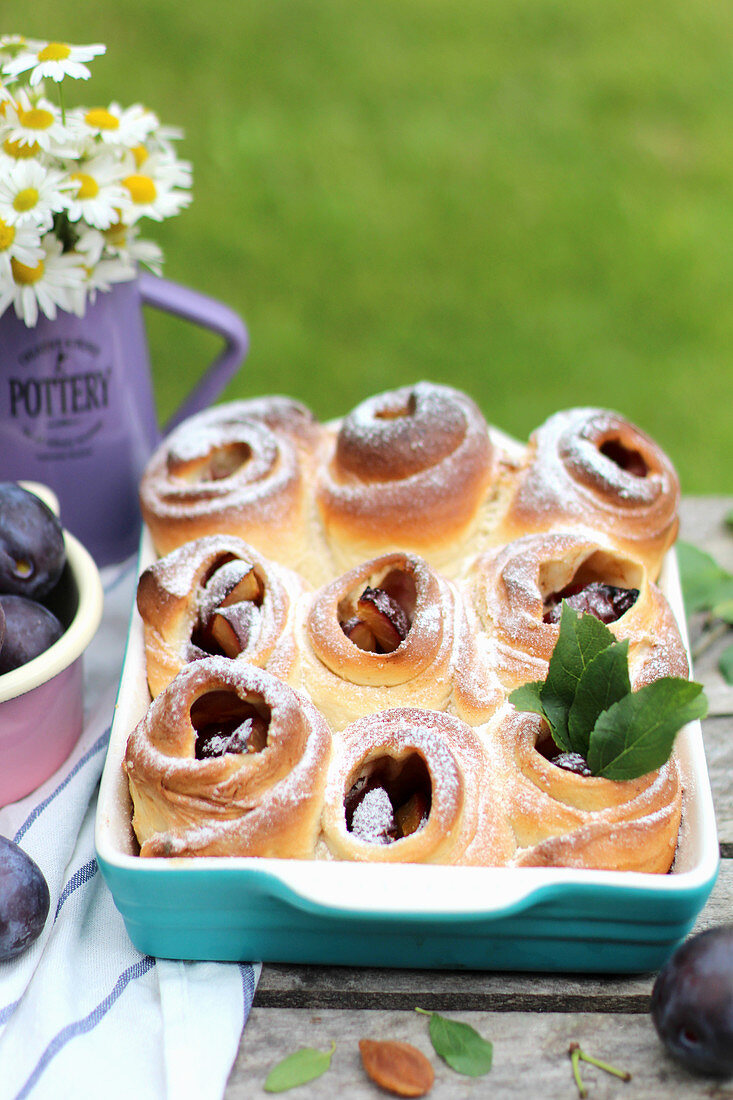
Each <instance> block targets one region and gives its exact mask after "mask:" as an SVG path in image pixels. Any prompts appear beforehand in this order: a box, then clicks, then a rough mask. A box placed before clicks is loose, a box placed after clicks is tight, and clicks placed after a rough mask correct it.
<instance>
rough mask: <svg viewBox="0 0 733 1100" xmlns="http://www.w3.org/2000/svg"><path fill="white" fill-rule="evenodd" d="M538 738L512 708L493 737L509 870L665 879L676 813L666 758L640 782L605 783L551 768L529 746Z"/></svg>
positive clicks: (678, 799)
mask: <svg viewBox="0 0 733 1100" xmlns="http://www.w3.org/2000/svg"><path fill="white" fill-rule="evenodd" d="M546 737H547V734H546V727H544V725H543V722H542V719H540V718H539V716H538V715H535V714H526V713H519V712H517V711H515V710H514V709H513V708H511V709H508V713H507V714H506V716H505V717H504V719H503V721H502V722H501V723H500V725H499V728H498V731H497V733H496V743H497V747H498V750H499V752H500V753H501V756H502V760H503V764H502V770H503V772H504V774H505V776H506V782H507V802H506V805H507V807H508V812H509V818H510V821H511V825H512V828H513V830H514V833H515V836H516V843H517V852H516V855H515V856H514V858H513V859H512V860H511V861H510V862H511V864H512V865H513V866H517V867H560V866H562V867H585V868H587V869H593V870H604V871H649V872H652V873H658V874H664V873H666V872H667V871H668V870H669V868H670V866H671V865H672V861H673V859H674V854H675V849H676V846H677V836H678V833H679V827H680V820H681V815H682V788H681V784H680V777H679V772H678V769H677V763H676V760H675V758H674V756H673V757H671V758H670V759H669V760H668V761H667V763H666V764H665V765H664V766H663V767H662V768H660V769H659V771H655V772H651V773H649V774H648V775H645V776H642V777H641V778H640V779H631V780H626V781H613V780H609V779H603V778H599V777H594V776H581V775H576V774H574V773H573V772H571V771H567V770H566V769H564V768H560V767H558V766H556V765H555V764H553V763H551V761H550V760H549V759H547V756H545V755H543V753H542V752H540V751H538V748H537V746H538V745H540V746H542V745H543V743H545V744H546ZM556 751H559V750H556Z"/></svg>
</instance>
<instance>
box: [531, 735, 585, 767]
mask: <svg viewBox="0 0 733 1100" xmlns="http://www.w3.org/2000/svg"><path fill="white" fill-rule="evenodd" d="M535 748H536V750H537V752H538V753H539V754H540V756H544V758H545V760H549V762H550V763H551V764H554V765H555V767H556V768H562V769H563V771H567V772H572V773H573V775H581V776H583V777H586V778H587V777H588V776H589V775H590V774H591V770H590V768H589V767H588V763H587V761H586V760H585V758H584V757H583V756H581V755H580V753H579V752H562V750H561V749H559V748H558V747H557V745H556V744H555V742H554V741H553V740H552V738H551V737H550V735H549V733H546V732H544V731H543V733H542V734H541V736H540V738H539V739H538V741H537V744H536V745H535Z"/></svg>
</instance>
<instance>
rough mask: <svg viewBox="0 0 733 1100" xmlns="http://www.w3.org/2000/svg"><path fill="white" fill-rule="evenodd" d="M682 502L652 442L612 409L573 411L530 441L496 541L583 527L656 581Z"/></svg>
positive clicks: (668, 468) (666, 464)
mask: <svg viewBox="0 0 733 1100" xmlns="http://www.w3.org/2000/svg"><path fill="white" fill-rule="evenodd" d="M679 501H680V486H679V480H678V478H677V474H676V472H675V469H674V467H673V465H672V463H671V461H670V459H669V458H668V457H667V455H666V454H665V453H664V451H663V450H662V449H661V447H659V446H658V444H657V443H655V442H654V440H652V439H651V438H650V437H649V436H648V435H646V434H645V433H644V432H642V431H641V430H640V429H639V428H637V427H636V426H635V425H634V424H632V423H631V422H630V421H628V420H626V419H624V417H622V416H620V415H619V414H618V413H615V412H612V411H610V410H607V409H596V408H574V409H567V410H565V411H563V412H558V413H556V414H555V415H554V416H551V417H550V418H549V419H548V420H547V421H546V422H545V423H544V424H543V425H541V426H540V427H539V428H538V429H537V430H536V431H535V432H534V433H533V434H532V436H531V437H530V440H529V446H528V450H527V457H526V461H525V465H524V469H523V471H522V472H521V473H520V474H519V476H518V479H517V482H516V487H515V490H514V493H513V496H512V498H511V502H510V504H509V507H508V509H507V511H506V513H505V515H504V516H503V518H502V520H501V522H500V524H499V525H498V527H497V529H496V531H495V532H494V535H493V540H494V541H495V542H497V543H505V542H511V541H512V540H514V539H516V538H518V537H520V536H522V535H526V534H528V533H530V532H536V531H549V530H558V529H567V528H569V527H585V528H587V529H588V530H590V531H594V532H595V533H596V534H597V535H601V536H607V537H608V538H609V539H610V540H611V541H612V542H613V543H614V544H615V545H616V546H617V547H618V548H619V549H620V550H625V551H626V552H627V553H629V554H630V555H632V556H633V557H634V558H637V559H639V560H640V561H643V562H644V564H645V565H646V567H647V569H648V571H649V575H650V577H651V579H652V580H656V579H657V577H658V576H659V571H660V567H661V563H662V559H663V557H664V554H665V552H666V551H667V550H668V549H669V547H670V546H671V545H672V543H673V542H674V540H675V537H676V535H677V530H678V526H679V519H678V509H679Z"/></svg>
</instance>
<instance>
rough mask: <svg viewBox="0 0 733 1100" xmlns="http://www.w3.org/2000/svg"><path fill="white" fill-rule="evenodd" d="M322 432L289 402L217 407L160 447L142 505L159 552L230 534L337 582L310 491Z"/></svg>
mask: <svg viewBox="0 0 733 1100" xmlns="http://www.w3.org/2000/svg"><path fill="white" fill-rule="evenodd" d="M324 438H325V436H324V432H323V429H322V428H321V427H320V425H319V424H318V423H317V421H316V420H315V418H314V417H313V414H312V413H311V412H310V411H309V410H308V409H307V408H306V407H305V406H304V405H302V404H300V402H298V401H294V400H292V399H291V398H287V397H279V396H273V397H263V398H256V399H253V400H249V401H233V402H230V403H229V404H225V405H219V406H214V407H213V408H211V409H207V410H205V411H204V412H202V413H199V414H197V415H196V416H192V417H190V418H189V419H188V420H185V421H184V422H183V423H182V424H180V425H179V426H178V428H176V429H175V430H174V431H173V432H171V434H170V435H169V436H167V437H166V439H164V440H163V442H162V443H161V444H160V446H159V447H158V448H157V450H156V451H155V452H154V454H153V455H152V457H151V459H150V461H149V462H148V465H147V467H146V469H145V472H144V474H143V477H142V480H141V484H140V505H141V509H142V514H143V518H144V520H145V523H146V525H147V527H148V529H149V531H150V534H151V537H152V540H153V543H154V545H155V549H156V551H157V553H158V554H160V555H164V554H168V553H170V551H171V550H174V549H175V548H176V547H178V546H181V545H182V544H183V543H185V542H190V541H191V540H192V539H195V538H200V537H202V536H203V535H220V534H233V535H237V536H239V537H240V538H243V539H245V540H246V541H247V542H249V543H251V545H252V546H254V547H256V548H257V549H258V550H259V551H260V552H261V553H263V554H265V555H266V556H267V557H269V558H272V559H273V560H274V561H277V562H280V563H282V564H284V565H288V566H291V567H292V568H295V569H297V570H298V571H299V572H300V573H302V574H303V575H304V576H305V577H309V576H310V575H311V571H312V570H315V572H316V577H317V581H318V582H320V581H321V580H322V579H323V577H325V576H329V575H332V570H331V569H330V562H329V555H328V551H327V549H326V547H325V545H324V544H323V542H322V537H321V532H320V529H319V528H318V525H317V524H316V522H315V516H314V510H313V504H312V490H311V484H312V481H313V477H314V468H315V464H316V462H317V456H318V451H319V448H320V447H321V446H322V445H323V442H324Z"/></svg>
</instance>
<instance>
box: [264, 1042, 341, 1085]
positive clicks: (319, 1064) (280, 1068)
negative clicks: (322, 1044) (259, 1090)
mask: <svg viewBox="0 0 733 1100" xmlns="http://www.w3.org/2000/svg"><path fill="white" fill-rule="evenodd" d="M335 1049H336V1044H335V1043H331V1049H330V1050H329V1051H325V1052H324V1051H322V1050H314V1049H313V1047H302V1048H301V1049H300V1050H296V1051H294V1052H293V1054H289V1055H288V1056H287V1058H283V1060H282V1062H278V1064H277V1065H276V1066H274V1067H273V1068H272V1069H271V1070H270V1072H269V1074H268V1075H267V1080H266V1081H265V1092H287V1090H288V1089H294V1088H295V1087H296V1086H297V1085H305V1084H306V1083H307V1082H308V1081H314V1080H315V1079H316V1077H320V1076H321V1074H323V1073H325V1072H326V1070H327V1069H328V1067H329V1066H330V1065H331V1058H332V1056H333V1052H334V1050H335Z"/></svg>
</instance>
